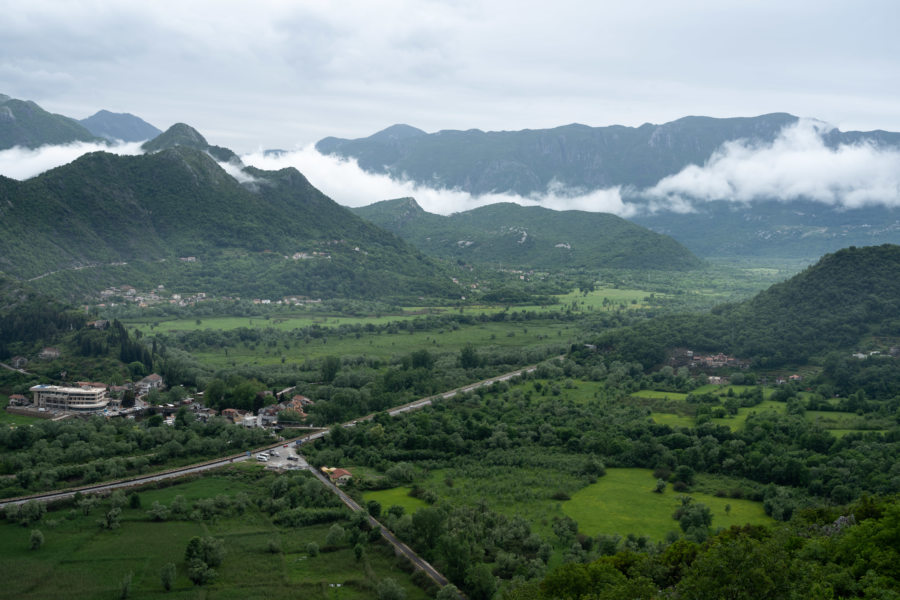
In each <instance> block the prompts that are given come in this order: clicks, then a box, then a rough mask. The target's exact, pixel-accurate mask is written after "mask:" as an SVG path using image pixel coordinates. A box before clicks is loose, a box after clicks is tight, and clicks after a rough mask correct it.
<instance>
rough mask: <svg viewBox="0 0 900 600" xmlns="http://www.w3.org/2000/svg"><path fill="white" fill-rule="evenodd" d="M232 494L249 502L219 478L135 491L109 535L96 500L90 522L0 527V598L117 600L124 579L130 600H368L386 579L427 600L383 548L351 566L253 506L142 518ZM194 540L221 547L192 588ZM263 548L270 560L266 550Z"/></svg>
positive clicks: (231, 481) (305, 531)
mask: <svg viewBox="0 0 900 600" xmlns="http://www.w3.org/2000/svg"><path fill="white" fill-rule="evenodd" d="M239 492H247V493H254V485H253V483H251V482H248V481H241V480H240V479H239V478H232V477H225V476H219V475H211V476H208V477H205V478H201V479H196V480H193V481H186V482H183V483H180V484H177V485H174V486H171V487H166V488H162V489H150V490H146V491H142V492H140V498H141V502H142V508H140V509H133V508H128V507H126V508H123V509H122V514H121V526H120V527H119V528H117V529H114V530H106V529H102V528H100V527H99V526H98V524H97V519H98V518H99V517H101V516H102V515H103V514H105V513H106V511H108V510H109V506H108V503H107V502H106V501H103V502H101V503H100V505H98V506H97V507H96V508H95V509H94V510H93V512H92V513H91V514H90V515H83V514H82V512H81V511H78V510H75V509H71V508H69V507H66V508H61V509H58V510H52V511H49V512H48V513H47V514H46V515H45V516H44V517H43V519H42V521H41V522H39V523H37V524H35V525H33V526H30V527H23V526H21V525H19V524H15V523H10V522H7V521H3V522H0V564H2V565H3V567H4V572H5V573H6V576H5V577H4V581H5V584H4V585H3V586H2V587H0V598H10V599H17V600H18V599H25V598H27V599H34V600H38V599H45V598H46V599H48V600H49V599H58V598H67V599H69V598H71V599H80V598H85V599H94V598H118V597H120V595H119V594H120V583H121V581H122V580H123V578H124V577H126V576H127V575H128V574H129V573H130V574H132V587H131V596H130V597H133V598H197V599H200V598H202V599H207V600H218V599H231V598H234V599H245V598H247V599H252V598H259V599H263V598H265V599H274V600H277V599H282V598H284V599H287V598H298V597H302V598H312V599H318V600H335V599H336V598H337V599H339V600H357V599H358V600H374V599H375V598H376V593H375V586H376V585H377V584H378V582H379V581H381V580H383V579H384V578H387V577H390V578H393V579H394V580H396V581H397V582H398V583H399V584H400V585H401V586H402V587H403V589H404V590H405V592H406V598H407V600H425V599H426V598H427V595H426V593H425V592H424V591H423V590H422V589H420V588H418V587H417V586H416V585H415V584H413V582H412V580H411V578H410V575H408V574H407V573H406V572H405V571H404V569H403V568H402V567H401V565H400V563H398V560H397V559H396V558H395V557H394V555H393V551H392V550H390V549H389V548H388V547H386V546H384V545H382V544H372V543H367V544H365V550H364V553H363V555H362V557H361V558H360V559H359V560H357V559H356V556H355V554H354V551H353V549H352V547H351V546H350V544H349V543H348V542H345V543H343V544H340V545H338V546H337V547H335V548H334V549H331V548H327V547H326V542H325V539H326V536H327V535H328V530H329V528H330V526H331V524H322V525H312V526H306V527H282V526H278V525H275V524H274V523H273V522H272V519H271V518H270V517H269V515H268V514H266V513H264V512H262V511H260V510H259V509H257V508H256V507H255V506H254V505H253V504H251V505H250V507H249V508H248V509H247V510H246V511H245V512H244V513H242V514H240V515H230V516H217V517H215V518H212V519H208V520H202V521H197V520H179V521H175V520H169V521H162V522H156V521H152V520H151V519H150V518H149V517H148V515H147V509H148V508H149V507H150V506H151V505H152V504H153V502H155V501H158V502H161V503H164V504H168V503H170V502H171V501H172V499H174V497H175V496H176V495H182V496H184V497H185V498H186V499H187V500H188V501H193V500H199V499H202V498H215V497H216V496H221V495H226V496H233V495H235V494H237V493H239ZM256 493H258V490H256ZM342 525H343V526H344V527H345V528H346V527H350V524H349V523H348V522H345V523H342ZM32 529H39V530H40V531H41V532H42V533H43V535H44V544H43V546H42V547H41V548H40V549H38V550H29V539H30V535H31V530H32ZM194 536H213V537H216V538H220V539H222V540H224V544H225V551H226V553H225V559H224V561H223V563H222V565H221V566H219V567H217V568H216V572H217V574H218V576H217V578H216V579H215V581H214V582H213V583H212V584H209V585H206V586H202V587H198V586H195V585H193V584H192V583H191V581H190V580H189V579H188V577H187V574H186V565H185V561H184V552H185V548H186V547H187V544H188V541H189V540H190V539H191V538H192V537H194ZM273 542H274V543H276V544H277V545H278V546H280V551H279V552H272V551H271V549H270V544H271V543H273ZM311 542H313V543H316V544H318V545H319V547H320V548H322V552H320V553H319V554H318V555H317V556H309V555H308V554H307V551H306V547H307V544H309V543H311ZM168 562H172V563H174V564H175V565H176V569H177V577H176V580H175V584H174V587H173V589H172V591H171V592H168V593H167V592H165V591H164V589H163V587H162V584H161V580H160V571H161V569H162V567H163V565H165V564H166V563H168ZM13 573H14V574H15V576H11V574H13ZM332 584H341V585H340V587H331V586H332Z"/></svg>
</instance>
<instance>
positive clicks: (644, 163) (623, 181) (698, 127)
mask: <svg viewBox="0 0 900 600" xmlns="http://www.w3.org/2000/svg"><path fill="white" fill-rule="evenodd" d="M799 121H800V119H799V118H798V117H795V116H793V115H789V114H786V113H773V114H768V115H761V116H757V117H737V118H728V119H716V118H712V117H684V118H682V119H678V120H676V121H672V122H669V123H664V124H662V125H652V124H649V123H646V124H644V125H641V126H640V127H624V126H621V125H613V126H609V127H588V126H586V125H579V124H572V125H565V126H562V127H556V128H553V129H538V130H522V131H492V132H485V131H480V130H477V129H472V130H468V131H438V132H436V133H430V134H429V133H425V132H423V131H421V130H419V129H416V128H414V127H410V126H408V125H394V126H392V127H389V128H387V129H385V130H383V131H380V132H378V133H375V134H374V135H371V136H369V137H367V138H361V139H355V140H347V139H340V138H334V137H328V138H324V139H322V140H320V141H319V142H318V143H317V144H316V149H317V150H319V151H320V152H322V153H323V154H330V155H335V156H340V157H343V158H352V159H354V160H356V161H357V162H358V163H359V165H360V167H362V168H363V169H366V170H368V171H371V172H373V173H387V174H390V175H391V176H394V177H397V178H407V179H410V180H412V181H415V182H417V183H420V184H427V185H430V186H432V187H438V188H448V189H459V190H463V191H466V192H469V193H471V194H474V195H479V194H488V193H503V192H512V193H516V194H520V195H522V196H528V195H531V194H541V193H544V192H546V191H547V189H548V187H549V186H551V185H561V186H564V187H567V188H570V189H572V190H596V189H604V188H610V187H616V186H618V187H623V188H632V189H634V190H641V189H646V188H651V187H653V186H655V185H656V184H657V183H659V182H660V181H661V180H662V179H664V178H666V177H669V176H672V175H675V174H677V173H679V172H680V171H682V170H683V169H685V168H686V167H688V166H690V165H695V166H696V165H703V164H705V163H706V162H707V161H708V160H709V159H710V158H711V157H712V156H713V155H714V153H715V152H716V151H717V150H719V149H721V148H722V147H723V145H724V144H726V143H728V142H734V141H736V140H742V141H743V142H744V143H745V144H747V145H749V146H758V145H760V144H763V145H764V144H772V143H773V142H774V141H775V140H777V139H778V137H779V135H780V134H781V133H782V132H783V131H784V130H785V128H786V127H789V126H792V125H796V124H797V123H798V122H799ZM822 138H823V142H824V144H825V146H826V147H828V148H832V149H834V148H838V147H840V146H841V145H853V144H860V143H866V144H871V145H873V146H875V147H897V146H900V133H891V132H885V131H873V132H856V131H851V132H841V131H839V130H836V129H827V128H826V129H824V130H823V134H822Z"/></svg>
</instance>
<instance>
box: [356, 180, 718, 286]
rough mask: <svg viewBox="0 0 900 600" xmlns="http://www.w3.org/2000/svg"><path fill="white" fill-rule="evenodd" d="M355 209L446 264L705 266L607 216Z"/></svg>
mask: <svg viewBox="0 0 900 600" xmlns="http://www.w3.org/2000/svg"><path fill="white" fill-rule="evenodd" d="M352 210H353V212H355V213H356V214H357V215H360V216H362V217H363V218H366V219H369V220H370V221H372V222H373V223H375V224H376V225H378V226H380V227H383V228H385V229H387V230H388V231H392V232H393V233H396V234H397V235H399V236H401V237H403V238H404V239H406V240H407V241H408V242H410V243H412V244H413V245H414V246H416V247H417V248H419V249H420V250H422V251H423V252H425V253H426V254H429V255H431V256H435V257H438V258H442V259H444V260H451V261H457V260H463V261H466V262H472V263H481V264H498V263H499V264H503V265H507V266H510V267H512V266H516V267H520V268H541V269H548V268H561V267H568V268H598V267H611V268H650V269H663V270H669V269H673V270H681V269H691V268H696V267H698V266H700V261H699V260H698V259H697V258H696V257H695V256H693V255H692V254H691V253H690V251H688V250H687V249H686V248H684V247H683V246H681V245H680V244H678V243H677V242H676V241H675V240H673V239H672V238H671V237H669V236H665V235H660V234H657V233H654V232H652V231H650V230H648V229H645V228H643V227H641V226H638V225H635V224H633V223H630V222H628V221H626V220H625V219H621V218H620V217H617V216H615V215H611V214H607V213H589V212H583V211H554V210H550V209H547V208H543V207H540V206H527V207H525V206H519V205H518V204H514V203H497V204H490V205H487V206H482V207H479V208H475V209H472V210H469V211H464V212H461V213H454V214H452V215H449V216H441V215H435V214H432V213H428V212H426V211H425V210H423V209H422V207H421V206H419V204H418V203H417V202H416V201H415V199H413V198H398V199H394V200H385V201H382V202H376V203H374V204H371V205H369V206H366V207H358V208H354V209H352Z"/></svg>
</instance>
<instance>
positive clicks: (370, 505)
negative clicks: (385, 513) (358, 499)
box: [366, 500, 381, 519]
mask: <svg viewBox="0 0 900 600" xmlns="http://www.w3.org/2000/svg"><path fill="white" fill-rule="evenodd" d="M366 510H368V511H369V514H370V515H372V516H373V517H375V518H376V519H377V518H378V517H380V516H381V503H380V502H378V500H369V501H368V502H366Z"/></svg>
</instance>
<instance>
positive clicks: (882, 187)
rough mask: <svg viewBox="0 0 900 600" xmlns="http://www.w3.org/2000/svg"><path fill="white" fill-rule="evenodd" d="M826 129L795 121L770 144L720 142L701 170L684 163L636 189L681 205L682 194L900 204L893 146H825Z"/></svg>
mask: <svg viewBox="0 0 900 600" xmlns="http://www.w3.org/2000/svg"><path fill="white" fill-rule="evenodd" d="M829 129H830V127H829V126H827V125H825V124H823V123H821V122H818V121H813V120H810V119H802V120H800V121H798V122H797V123H796V124H795V125H792V126H790V127H785V128H784V130H782V132H781V133H780V134H779V136H778V137H777V138H776V139H775V140H774V141H773V142H772V143H770V144H751V143H748V142H747V141H744V140H737V141H733V142H728V143H726V144H724V145H723V146H722V147H721V148H720V149H719V150H717V151H716V152H715V153H714V154H713V155H712V156H711V157H710V158H709V160H708V161H707V162H706V164H705V165H703V166H702V167H699V166H695V165H692V166H689V167H687V168H685V169H683V170H682V171H681V172H679V173H677V174H675V175H671V176H669V177H666V178H664V179H662V180H660V181H659V183H657V184H656V185H655V186H654V187H652V188H650V189H649V190H646V191H645V192H644V193H645V194H646V195H648V196H650V197H652V198H654V199H656V200H657V202H658V203H659V204H661V205H662V206H665V207H666V208H674V207H681V209H682V210H683V209H684V208H685V206H686V204H687V203H689V201H690V199H696V200H701V201H710V200H731V201H736V202H751V201H754V200H781V201H785V202H787V201H791V200H797V199H807V200H814V201H817V202H822V203H824V204H828V205H836V206H842V207H845V208H858V207H861V206H866V205H874V204H882V205H885V206H891V207H893V206H900V149H897V148H878V147H876V146H875V145H873V144H870V143H859V144H842V145H839V146H837V147H834V148H829V147H828V146H826V145H825V142H824V140H823V134H825V133H827V132H828V130H829Z"/></svg>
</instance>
